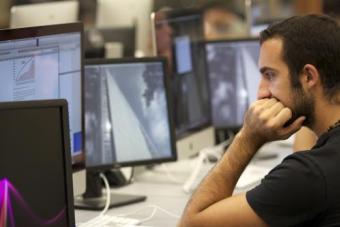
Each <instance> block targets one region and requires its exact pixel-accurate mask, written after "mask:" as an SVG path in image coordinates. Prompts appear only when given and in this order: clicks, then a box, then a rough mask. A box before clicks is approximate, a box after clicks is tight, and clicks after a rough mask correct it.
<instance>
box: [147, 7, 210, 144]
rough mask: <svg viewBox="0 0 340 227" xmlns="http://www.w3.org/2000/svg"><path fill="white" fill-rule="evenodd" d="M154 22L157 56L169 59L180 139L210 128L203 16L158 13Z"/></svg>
mask: <svg viewBox="0 0 340 227" xmlns="http://www.w3.org/2000/svg"><path fill="white" fill-rule="evenodd" d="M152 19H153V24H154V39H155V40H154V41H155V43H154V45H155V54H157V55H159V56H164V57H166V58H167V60H168V62H169V64H168V66H169V67H168V70H169V72H170V77H171V83H172V90H173V94H174V97H173V100H174V113H175V125H176V135H177V138H179V137H182V136H183V135H185V134H188V133H191V132H192V131H197V130H199V129H202V128H204V127H207V126H208V125H209V124H210V109H209V92H208V83H207V77H206V67H205V51H204V46H203V45H202V40H203V34H204V33H203V22H202V13H201V11H197V10H180V11H158V12H156V13H154V14H153V15H152Z"/></svg>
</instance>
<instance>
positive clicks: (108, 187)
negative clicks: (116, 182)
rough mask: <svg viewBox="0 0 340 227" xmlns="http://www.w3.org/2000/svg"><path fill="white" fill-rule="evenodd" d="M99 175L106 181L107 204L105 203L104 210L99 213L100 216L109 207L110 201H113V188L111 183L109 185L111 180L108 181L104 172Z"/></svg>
mask: <svg viewBox="0 0 340 227" xmlns="http://www.w3.org/2000/svg"><path fill="white" fill-rule="evenodd" d="M99 176H100V178H101V179H102V180H103V181H104V185H105V191H106V204H105V207H104V209H103V210H102V212H100V214H99V216H102V215H104V214H105V213H106V212H107V210H108V209H109V206H110V202H111V189H110V185H109V182H108V180H107V178H106V176H105V175H104V174H103V173H100V174H99Z"/></svg>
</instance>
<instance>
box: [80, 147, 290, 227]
mask: <svg viewBox="0 0 340 227" xmlns="http://www.w3.org/2000/svg"><path fill="white" fill-rule="evenodd" d="M273 151H275V152H277V154H278V156H277V157H276V158H274V159H267V160H260V159H254V160H252V162H251V163H252V164H255V165H259V166H265V167H270V168H272V167H274V166H275V165H277V164H278V163H280V162H281V161H282V159H283V158H284V157H285V156H287V155H288V154H290V151H291V147H289V146H287V145H282V144H280V143H272V144H269V145H267V146H265V147H263V148H262V151H261V152H262V153H266V152H268V153H272V152H273ZM166 165H167V166H168V167H169V168H168V171H169V172H170V174H171V175H172V176H173V177H175V178H176V179H177V180H178V181H179V182H178V183H175V182H172V181H171V180H170V179H169V176H167V174H165V172H164V171H163V172H162V171H159V169H158V171H156V170H154V171H150V170H147V171H144V172H142V173H140V174H139V175H137V176H136V181H135V182H134V183H132V184H130V185H128V186H125V187H122V188H118V189H112V190H111V191H112V192H117V193H125V194H134V195H146V196H147V199H146V201H145V202H140V203H135V204H131V205H127V206H122V207H118V208H113V209H110V210H109V211H108V213H107V214H112V215H119V214H127V213H131V212H132V214H131V215H129V216H128V217H131V218H137V219H140V220H141V219H144V218H146V217H148V216H149V215H150V214H151V213H152V208H151V207H148V206H150V205H157V206H159V207H161V208H163V209H165V210H167V211H169V212H171V213H173V214H177V215H178V216H180V215H181V214H182V212H183V209H184V208H185V205H186V203H187V201H188V199H189V198H190V194H188V193H185V192H184V190H183V188H182V186H183V184H181V183H180V182H183V183H184V181H185V179H186V178H187V177H188V174H190V172H191V170H190V168H188V166H187V165H186V163H185V161H179V162H177V163H171V164H166ZM184 166H185V167H186V168H183V167H184ZM172 180H173V179H172ZM173 181H174V180H173ZM252 187H253V186H252ZM250 188H251V187H250ZM250 188H244V189H242V190H235V193H238V192H240V191H247V190H249V189H250ZM135 211H138V212H137V213H134V212H135ZM99 213H100V212H98V211H84V210H76V212H75V216H76V223H80V222H84V221H87V220H89V219H92V218H94V217H95V216H97V215H98V214H99ZM177 222H178V219H177V218H174V217H171V216H169V215H168V214H166V213H164V212H162V211H160V210H157V212H156V214H155V215H154V216H153V218H152V219H150V220H149V221H146V222H143V223H142V225H147V226H162V227H166V226H172V227H173V226H176V224H177Z"/></svg>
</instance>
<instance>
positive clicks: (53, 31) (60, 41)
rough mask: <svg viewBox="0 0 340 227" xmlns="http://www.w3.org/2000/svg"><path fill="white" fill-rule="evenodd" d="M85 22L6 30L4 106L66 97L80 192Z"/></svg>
mask: <svg viewBox="0 0 340 227" xmlns="http://www.w3.org/2000/svg"><path fill="white" fill-rule="evenodd" d="M82 31H83V26H82V24H81V23H71V24H61V25H49V26H40V27H30V28H18V29H5V30H0V71H1V77H0V102H4V101H23V100H41V99H60V98H65V99H66V100H67V101H68V105H69V119H70V123H69V125H70V141H71V155H72V166H73V170H74V171H75V173H74V177H76V175H80V176H77V178H78V179H74V182H76V183H77V184H76V185H75V187H74V188H75V193H77V192H79V193H81V192H83V191H84V190H85V172H84V171H78V170H83V169H84V166H85V158H84V147H83V138H82V137H83V120H82V119H83V118H82V106H83V105H82V73H83V64H82V56H83V54H82Z"/></svg>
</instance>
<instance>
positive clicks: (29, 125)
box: [0, 100, 75, 227]
mask: <svg viewBox="0 0 340 227" xmlns="http://www.w3.org/2000/svg"><path fill="white" fill-rule="evenodd" d="M0 125H1V127H0V137H1V140H0V151H1V158H0V207H1V209H0V217H1V218H0V226H4V227H5V226H30V227H41V226H50V227H52V226H53V227H65V226H68V227H74V226H75V218H74V210H73V195H72V178H71V173H72V172H71V171H72V170H71V158H70V148H69V147H70V143H69V141H70V140H69V139H70V138H69V127H68V113H67V103H66V101H65V100H53V101H52V100H51V101H28V102H10V103H0Z"/></svg>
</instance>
